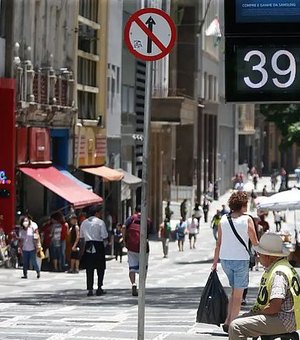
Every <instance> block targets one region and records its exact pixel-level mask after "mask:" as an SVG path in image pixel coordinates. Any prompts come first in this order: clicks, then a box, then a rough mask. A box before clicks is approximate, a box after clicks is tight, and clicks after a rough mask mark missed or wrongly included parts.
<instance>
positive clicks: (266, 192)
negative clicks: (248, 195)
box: [261, 185, 268, 196]
mask: <svg viewBox="0 0 300 340" xmlns="http://www.w3.org/2000/svg"><path fill="white" fill-rule="evenodd" d="M261 194H262V196H267V195H268V191H267V186H266V185H264V187H263V189H262V193H261Z"/></svg>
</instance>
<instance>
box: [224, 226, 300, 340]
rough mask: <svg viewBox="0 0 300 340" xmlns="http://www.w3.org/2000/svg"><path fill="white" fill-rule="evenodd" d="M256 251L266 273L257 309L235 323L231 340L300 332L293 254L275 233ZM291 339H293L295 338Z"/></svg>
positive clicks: (299, 284) (298, 283)
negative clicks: (298, 330) (290, 258)
mask: <svg viewBox="0 0 300 340" xmlns="http://www.w3.org/2000/svg"><path fill="white" fill-rule="evenodd" d="M254 248H255V250H256V251H257V252H258V254H259V258H260V262H261V264H262V265H263V266H264V267H265V272H264V273H263V275H262V279H261V281H260V288H259V290H258V292H259V294H258V296H257V300H256V303H255V305H254V307H252V309H251V311H250V312H248V313H245V314H244V315H242V316H240V317H238V318H236V319H235V320H233V321H232V322H231V324H230V326H229V339H231V340H238V339H248V338H256V337H259V336H262V335H270V336H272V335H274V334H284V333H292V332H295V331H296V330H297V329H300V309H299V305H300V296H299V287H300V278H299V275H298V274H297V272H296V270H295V268H293V267H292V266H291V265H290V263H289V262H288V260H287V256H288V255H289V250H288V249H287V248H285V247H284V244H283V240H282V238H281V237H280V236H279V235H277V234H274V233H266V234H264V235H263V236H262V237H261V239H260V242H259V245H257V246H255V247H254ZM295 335H296V334H295ZM290 336H291V337H290V339H292V334H290ZM276 338H277V337H276ZM293 338H294V337H293ZM295 339H296V337H295ZM297 339H298V337H297Z"/></svg>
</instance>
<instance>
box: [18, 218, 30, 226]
mask: <svg viewBox="0 0 300 340" xmlns="http://www.w3.org/2000/svg"><path fill="white" fill-rule="evenodd" d="M25 218H27V219H28V221H29V225H30V224H31V218H30V217H28V216H27V215H23V216H21V217H20V226H21V227H22V228H24V227H23V222H24V220H25Z"/></svg>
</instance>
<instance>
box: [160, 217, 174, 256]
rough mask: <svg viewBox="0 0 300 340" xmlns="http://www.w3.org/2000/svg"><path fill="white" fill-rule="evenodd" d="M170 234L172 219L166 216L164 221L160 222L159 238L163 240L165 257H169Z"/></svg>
mask: <svg viewBox="0 0 300 340" xmlns="http://www.w3.org/2000/svg"><path fill="white" fill-rule="evenodd" d="M170 234H171V225H170V221H169V220H168V219H167V218H165V220H164V221H163V223H161V224H160V226H159V230H158V238H159V239H160V240H161V242H162V248H163V254H164V258H167V257H168V253H169V242H170Z"/></svg>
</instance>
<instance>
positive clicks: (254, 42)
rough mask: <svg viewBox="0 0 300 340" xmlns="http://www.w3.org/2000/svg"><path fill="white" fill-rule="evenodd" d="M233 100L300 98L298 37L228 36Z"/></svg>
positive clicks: (229, 88)
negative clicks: (296, 38)
mask: <svg viewBox="0 0 300 340" xmlns="http://www.w3.org/2000/svg"><path fill="white" fill-rule="evenodd" d="M226 59H227V60H228V62H226V66H225V85H226V100H227V101H229V102H253V101H255V102H291V101H292V102H299V101H300V97H299V93H300V72H299V71H300V45H299V43H298V42H297V41H296V40H295V39H294V37H243V38H236V37H234V38H226Z"/></svg>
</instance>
